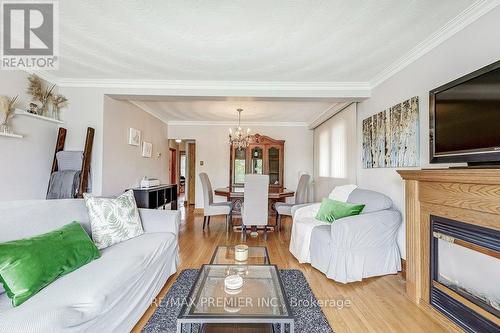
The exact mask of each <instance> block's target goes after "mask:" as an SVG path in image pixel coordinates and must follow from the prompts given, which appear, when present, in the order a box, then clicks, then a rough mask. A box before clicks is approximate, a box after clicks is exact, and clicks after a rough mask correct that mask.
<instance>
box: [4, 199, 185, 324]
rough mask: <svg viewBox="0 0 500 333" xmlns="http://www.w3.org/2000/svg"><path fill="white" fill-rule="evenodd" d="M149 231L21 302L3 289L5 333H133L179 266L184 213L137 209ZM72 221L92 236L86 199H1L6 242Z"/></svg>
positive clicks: (104, 250)
mask: <svg viewBox="0 0 500 333" xmlns="http://www.w3.org/2000/svg"><path fill="white" fill-rule="evenodd" d="M139 212H140V215H141V219H142V224H143V227H144V231H145V233H144V234H143V235H141V236H139V237H136V238H133V239H130V240H127V241H125V242H122V243H119V244H115V245H113V246H111V247H109V248H106V249H103V250H101V258H99V259H97V260H95V261H93V262H91V263H89V264H87V265H85V266H83V267H81V268H79V269H77V270H76V271H74V272H72V273H70V274H68V275H66V276H63V277H61V278H59V279H58V280H56V281H55V282H53V283H52V284H50V285H49V286H47V287H45V288H44V289H42V290H41V291H40V292H39V293H38V294H36V295H35V296H33V297H32V298H30V299H28V300H27V301H26V302H25V303H23V304H21V305H20V306H18V307H12V305H11V300H10V299H9V298H8V297H7V295H6V294H5V293H4V290H3V289H2V288H0V332H10V333H17V332H19V333H30V332H33V333H35V332H36V333H42V332H50V333H56V332H120V333H122V332H130V330H131V329H132V328H133V327H134V325H135V324H136V323H137V321H138V320H139V319H140V318H141V316H142V315H143V314H144V312H145V311H146V310H147V308H148V307H149V306H150V305H151V303H152V301H153V300H154V298H155V297H156V296H157V294H158V292H159V291H160V289H161V288H162V287H163V285H164V284H165V282H166V281H167V279H168V278H169V277H170V276H171V275H172V274H174V273H175V271H176V268H177V263H178V258H179V256H178V241H177V236H178V231H179V223H180V213H179V212H178V211H162V210H149V209H140V210H139ZM72 221H78V222H79V223H80V224H81V225H82V226H83V227H84V228H85V229H86V230H87V232H88V233H89V234H90V224H89V222H88V215H87V209H86V207H85V203H84V201H83V200H49V201H46V200H37V201H18V202H1V203H0V243H2V242H6V241H11V240H16V239H21V238H26V237H31V236H35V235H39V234H42V233H45V232H48V231H51V230H54V229H56V228H59V227H61V226H63V225H64V224H67V223H70V222H72Z"/></svg>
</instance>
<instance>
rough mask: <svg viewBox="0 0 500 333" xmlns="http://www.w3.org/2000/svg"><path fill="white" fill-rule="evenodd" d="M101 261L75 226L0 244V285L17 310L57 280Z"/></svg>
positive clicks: (92, 246) (79, 227) (90, 243)
mask: <svg viewBox="0 0 500 333" xmlns="http://www.w3.org/2000/svg"><path fill="white" fill-rule="evenodd" d="M99 257H100V253H99V250H98V249H97V247H96V246H95V244H94V243H93V242H92V240H91V239H90V237H89V235H88V234H87V233H86V232H85V230H83V228H82V226H81V225H80V224H79V223H78V222H72V223H70V224H67V225H65V226H63V227H62V228H59V229H57V230H54V231H51V232H48V233H46V234H43V235H39V236H35V237H32V238H26V239H20V240H15V241H11V242H7V243H1V244H0V282H1V283H2V284H3V287H4V289H5V292H6V293H7V296H9V298H11V299H12V305H13V306H18V305H20V304H22V303H24V302H25V301H26V300H27V299H29V298H30V297H31V296H33V295H35V294H36V293H37V292H39V291H40V290H41V289H43V288H44V287H46V286H48V285H49V284H50V283H52V282H53V281H55V280H56V279H58V278H59V277H61V276H63V275H66V274H68V273H71V272H72V271H74V270H76V269H77V268H79V267H81V266H83V265H85V264H88V263H89V262H91V261H92V260H94V259H97V258H99Z"/></svg>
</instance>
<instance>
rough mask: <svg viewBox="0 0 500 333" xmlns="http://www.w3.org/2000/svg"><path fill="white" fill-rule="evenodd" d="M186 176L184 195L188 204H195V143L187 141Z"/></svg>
mask: <svg viewBox="0 0 500 333" xmlns="http://www.w3.org/2000/svg"><path fill="white" fill-rule="evenodd" d="M186 154H187V159H186V163H187V178H186V186H187V191H186V196H187V198H186V199H187V202H188V204H189V205H194V204H195V195H196V193H195V183H196V143H195V142H194V141H191V142H187V153H186Z"/></svg>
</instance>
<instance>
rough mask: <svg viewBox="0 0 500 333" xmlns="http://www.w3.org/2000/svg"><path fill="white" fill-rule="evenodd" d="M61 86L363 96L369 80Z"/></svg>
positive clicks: (66, 83) (72, 84)
mask: <svg viewBox="0 0 500 333" xmlns="http://www.w3.org/2000/svg"><path fill="white" fill-rule="evenodd" d="M55 81H56V83H57V84H58V86H60V87H69V88H101V89H105V90H107V91H110V92H115V91H116V90H118V92H119V90H122V89H123V90H127V91H128V92H134V91H137V93H140V91H141V90H156V92H155V93H156V94H163V95H165V94H169V95H179V96H184V95H187V96H194V95H199V96H202V95H204V96H240V97H242V96H261V97H311V98H314V97H326V98H353V99H360V100H361V99H365V98H368V97H370V91H371V90H370V85H369V84H368V82H278V81H168V80H109V79H98V80H94V79H59V80H55ZM143 93H144V92H143Z"/></svg>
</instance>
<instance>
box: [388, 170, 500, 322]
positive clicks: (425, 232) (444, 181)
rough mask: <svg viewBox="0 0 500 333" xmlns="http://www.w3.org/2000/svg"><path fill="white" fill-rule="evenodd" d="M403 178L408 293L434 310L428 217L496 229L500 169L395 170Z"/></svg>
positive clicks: (499, 212)
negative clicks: (431, 288) (431, 298)
mask: <svg viewBox="0 0 500 333" xmlns="http://www.w3.org/2000/svg"><path fill="white" fill-rule="evenodd" d="M398 173H399V174H400V176H401V177H402V178H403V179H404V181H405V206H406V210H405V217H406V266H407V268H406V270H407V271H406V293H407V295H408V297H409V298H410V299H412V300H413V301H414V302H415V303H417V304H419V305H421V306H422V307H423V308H425V309H427V310H429V311H431V312H433V313H434V314H435V315H436V316H437V317H440V319H441V321H445V322H447V324H448V325H449V327H450V328H452V329H456V330H459V329H458V327H457V326H456V325H454V324H452V323H451V322H448V320H447V319H444V317H443V316H441V315H440V314H439V313H438V312H437V311H435V310H434V309H433V308H432V307H431V306H430V305H429V304H430V300H429V291H430V286H429V285H430V278H429V277H430V271H429V261H430V246H429V244H430V216H431V215H437V216H441V217H444V218H448V219H452V220H458V221H463V222H465V223H469V224H473V225H478V226H482V227H486V228H490V229H494V230H500V169H465V168H464V169H427V170H398Z"/></svg>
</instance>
